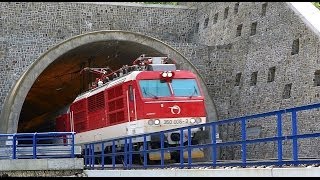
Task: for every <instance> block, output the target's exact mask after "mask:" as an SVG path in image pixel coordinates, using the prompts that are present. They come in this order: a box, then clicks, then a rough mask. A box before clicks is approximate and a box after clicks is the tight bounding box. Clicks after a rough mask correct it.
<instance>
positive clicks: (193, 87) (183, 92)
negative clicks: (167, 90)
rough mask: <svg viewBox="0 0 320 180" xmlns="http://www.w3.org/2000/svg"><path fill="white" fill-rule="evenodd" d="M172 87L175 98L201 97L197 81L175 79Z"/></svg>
mask: <svg viewBox="0 0 320 180" xmlns="http://www.w3.org/2000/svg"><path fill="white" fill-rule="evenodd" d="M171 85H172V90H173V94H174V96H187V97H192V96H200V91H199V88H198V85H197V82H196V80H195V79H173V80H172V83H171Z"/></svg>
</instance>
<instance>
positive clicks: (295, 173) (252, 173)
mask: <svg viewBox="0 0 320 180" xmlns="http://www.w3.org/2000/svg"><path fill="white" fill-rule="evenodd" d="M83 172H84V174H86V176H87V177H320V168H319V167H312V168H235V169H151V170H84V171H83Z"/></svg>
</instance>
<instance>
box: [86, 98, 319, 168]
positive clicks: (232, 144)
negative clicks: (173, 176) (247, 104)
mask: <svg viewBox="0 0 320 180" xmlns="http://www.w3.org/2000/svg"><path fill="white" fill-rule="evenodd" d="M319 107H320V103H317V104H311V105H306V106H300V107H294V108H288V109H283V110H277V111H272V112H266V113H261V114H255V115H248V116H243V117H238V118H232V119H226V120H221V121H216V122H209V123H205V124H198V125H194V126H187V127H183V128H177V129H171V130H166V131H161V132H155V133H148V134H140V135H135V136H128V137H121V138H117V139H111V140H107V141H99V142H93V143H89V144H85V146H84V150H85V151H84V152H85V155H84V160H85V162H84V165H85V169H108V168H109V169H116V168H123V169H137V168H143V169H146V168H168V167H179V168H192V167H199V166H210V167H214V168H215V167H219V166H220V167H221V166H224V167H226V166H240V167H248V166H261V165H266V166H267V165H275V166H279V167H281V166H283V165H293V166H298V165H302V164H319V163H320V159H319V157H318V151H319V148H318V149H312V144H313V143H316V142H315V141H317V140H318V143H319V144H320V141H319V139H317V138H318V137H320V132H319V127H318V128H317V126H316V125H313V126H312V125H311V128H312V127H314V130H310V131H311V133H310V132H304V133H303V132H302V131H303V130H302V129H303V128H301V129H298V127H299V125H301V124H303V122H300V121H298V117H300V116H301V117H302V120H303V118H309V119H312V118H313V119H315V120H314V122H315V123H316V122H317V115H319V114H318V111H319ZM312 110H315V112H313V111H312ZM311 111H312V112H313V113H315V116H313V115H310V114H312V112H311ZM305 112H308V113H309V115H308V113H307V114H305ZM298 113H300V114H298ZM259 120H260V121H261V120H263V122H260V124H264V125H262V126H260V133H259V132H258V131H257V130H256V132H253V131H252V128H251V127H252V126H253V125H257V124H258V123H257V122H258V121H259ZM231 125H233V126H232V127H234V131H233V132H232V133H233V135H234V137H233V138H235V139H231V140H230V139H227V138H225V137H222V139H221V140H219V141H218V139H217V135H216V133H217V132H218V129H217V128H220V131H221V128H223V127H227V126H231ZM199 127H205V130H206V132H208V135H209V136H210V137H211V138H208V139H209V142H207V141H204V142H202V143H200V144H197V145H193V144H192V143H191V142H192V139H191V129H192V128H199ZM268 127H269V130H267V131H266V133H264V135H265V136H267V137H260V136H262V135H263V133H261V131H262V130H263V128H268ZM208 129H209V131H208ZM249 129H250V130H251V131H249ZM261 129H262V130H261ZM272 130H273V134H272V133H271V132H272ZM177 131H179V132H180V143H179V144H178V146H176V147H168V146H165V133H168V132H177ZM183 131H187V132H188V137H187V138H188V139H187V143H183V137H182V132H183ZM268 133H269V134H268ZM220 134H223V132H221V133H220ZM151 135H153V136H154V135H156V136H158V137H159V138H160V147H159V148H157V149H150V148H148V143H147V140H146V139H147V137H149V136H151ZM137 138H142V139H143V145H142V147H143V148H142V149H137V147H136V146H135V145H136V143H134V142H135V140H136V139H137ZM305 139H309V140H310V139H313V140H314V141H309V142H307V143H304V144H303V142H302V141H303V140H305ZM120 141H122V142H123V143H124V147H122V148H121V147H120V146H119V147H118V146H117V145H116V144H117V143H118V142H120ZM268 143H271V147H273V148H270V146H265V145H266V144H268ZM261 144H262V145H261ZM319 144H318V145H315V146H314V147H318V146H319ZM106 145H108V146H109V147H111V149H110V150H109V151H100V152H98V151H96V149H97V147H101V149H104V148H105V147H106ZM300 145H301V147H305V148H309V149H310V152H311V151H312V150H315V151H314V152H313V154H315V157H314V156H312V155H308V153H304V148H300V149H299V147H300ZM303 145H305V146H303ZM253 146H255V147H260V148H258V149H254V148H253ZM227 147H229V150H230V149H231V150H233V152H232V153H233V154H236V155H238V158H237V157H236V155H234V157H231V158H222V156H221V154H220V153H221V152H222V151H221V150H222V148H225V149H226V148H227ZM196 148H200V149H202V150H203V151H204V152H205V156H206V157H207V159H206V160H201V161H195V160H193V159H192V158H191V155H192V151H193V149H196ZM268 148H269V149H268ZM172 151H178V152H179V155H180V159H179V161H178V162H175V163H172V162H171V163H170V162H167V161H166V160H165V159H164V157H165V153H166V152H172ZM252 151H257V152H258V153H256V155H252V154H250V152H251V153H252ZM261 151H262V152H263V151H264V152H266V151H267V153H259V152H261ZM152 152H158V153H160V157H161V158H160V159H161V160H160V161H159V162H158V163H157V164H151V163H150V162H148V160H147V154H150V153H152ZM224 152H226V150H224ZM272 152H274V153H272ZM268 153H269V154H271V155H268ZM185 154H187V157H186V156H185ZM259 154H260V155H262V154H263V155H262V156H267V157H262V158H261V157H259ZM299 154H300V156H299ZM301 154H302V155H301ZM305 154H307V155H305ZM311 154H312V153H311ZM136 155H140V156H141V157H142V159H141V162H140V164H139V163H138V164H136V163H135V162H133V156H136ZM119 160H120V161H119Z"/></svg>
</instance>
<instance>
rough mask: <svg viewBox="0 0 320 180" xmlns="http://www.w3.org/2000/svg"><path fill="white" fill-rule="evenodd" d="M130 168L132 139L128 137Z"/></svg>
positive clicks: (130, 163)
mask: <svg viewBox="0 0 320 180" xmlns="http://www.w3.org/2000/svg"><path fill="white" fill-rule="evenodd" d="M131 166H132V137H129V167H128V168H129V169H131Z"/></svg>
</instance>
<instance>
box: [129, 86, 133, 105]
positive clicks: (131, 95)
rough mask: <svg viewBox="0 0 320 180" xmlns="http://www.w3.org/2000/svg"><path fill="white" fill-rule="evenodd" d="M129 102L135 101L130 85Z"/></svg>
mask: <svg viewBox="0 0 320 180" xmlns="http://www.w3.org/2000/svg"><path fill="white" fill-rule="evenodd" d="M129 100H130V101H133V89H132V85H129Z"/></svg>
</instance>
